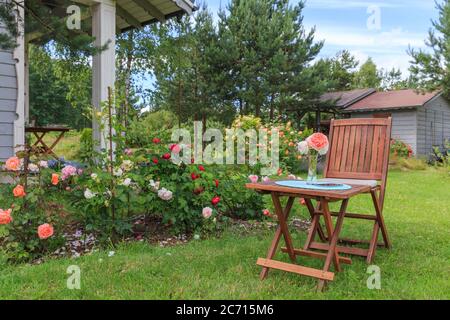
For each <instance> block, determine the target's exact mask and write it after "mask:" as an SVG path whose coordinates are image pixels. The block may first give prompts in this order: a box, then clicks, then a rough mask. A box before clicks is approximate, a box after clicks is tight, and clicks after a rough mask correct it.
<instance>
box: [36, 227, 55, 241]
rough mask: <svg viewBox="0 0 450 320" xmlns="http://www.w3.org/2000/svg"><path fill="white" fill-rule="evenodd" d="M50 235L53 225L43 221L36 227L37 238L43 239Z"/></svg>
mask: <svg viewBox="0 0 450 320" xmlns="http://www.w3.org/2000/svg"><path fill="white" fill-rule="evenodd" d="M52 235H53V226H52V225H51V224H48V223H44V224H41V225H40V226H39V227H38V236H39V239H42V240H44V239H47V238H50V237H51V236H52Z"/></svg>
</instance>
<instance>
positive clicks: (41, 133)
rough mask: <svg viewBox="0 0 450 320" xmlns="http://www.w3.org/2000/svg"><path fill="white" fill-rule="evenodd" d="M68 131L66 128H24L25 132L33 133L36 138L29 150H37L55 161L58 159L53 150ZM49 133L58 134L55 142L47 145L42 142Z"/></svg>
mask: <svg viewBox="0 0 450 320" xmlns="http://www.w3.org/2000/svg"><path fill="white" fill-rule="evenodd" d="M69 130H70V129H69V128H67V127H51V126H50V127H26V128H25V132H29V133H33V134H34V136H35V137H36V141H35V142H34V143H33V145H32V146H31V148H34V149H39V150H38V151H39V153H42V154H45V155H51V156H53V157H54V158H55V159H58V156H57V155H56V154H55V152H54V151H53V149H54V148H55V146H56V145H57V144H58V143H59V141H60V140H61V139H62V138H63V137H64V134H65V133H66V132H68V131H69ZM49 132H58V133H59V134H58V136H57V137H56V139H55V141H53V143H52V144H51V145H48V144H47V143H45V141H44V137H45V135H46V134H47V133H49Z"/></svg>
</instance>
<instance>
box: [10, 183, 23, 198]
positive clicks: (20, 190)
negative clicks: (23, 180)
mask: <svg viewBox="0 0 450 320" xmlns="http://www.w3.org/2000/svg"><path fill="white" fill-rule="evenodd" d="M13 194H14V197H16V198H22V197H25V195H26V193H25V189H24V188H23V186H21V185H20V184H18V185H17V187H15V188H14V190H13Z"/></svg>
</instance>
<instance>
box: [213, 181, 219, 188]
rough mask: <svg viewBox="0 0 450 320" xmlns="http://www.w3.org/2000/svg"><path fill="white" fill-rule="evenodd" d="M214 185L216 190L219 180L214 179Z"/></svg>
mask: <svg viewBox="0 0 450 320" xmlns="http://www.w3.org/2000/svg"><path fill="white" fill-rule="evenodd" d="M214 183H215V184H216V188H218V187H219V180H217V179H214Z"/></svg>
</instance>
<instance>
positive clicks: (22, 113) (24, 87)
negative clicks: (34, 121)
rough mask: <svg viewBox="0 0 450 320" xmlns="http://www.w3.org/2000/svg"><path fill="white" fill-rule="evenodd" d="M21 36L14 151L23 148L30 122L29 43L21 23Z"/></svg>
mask: <svg viewBox="0 0 450 320" xmlns="http://www.w3.org/2000/svg"><path fill="white" fill-rule="evenodd" d="M17 10H18V14H19V16H20V17H24V9H23V8H22V7H17ZM19 32H20V36H19V37H18V38H17V47H16V48H15V49H14V52H13V57H14V60H15V61H16V76H17V104H16V120H15V121H14V132H13V134H14V140H13V147H14V152H17V151H19V150H22V149H23V147H24V145H25V124H26V122H28V114H29V110H28V109H29V105H28V92H29V91H28V45H27V43H26V40H25V36H24V25H23V24H19Z"/></svg>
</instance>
